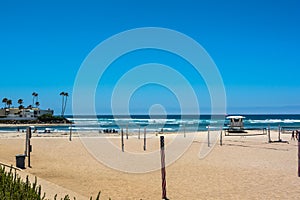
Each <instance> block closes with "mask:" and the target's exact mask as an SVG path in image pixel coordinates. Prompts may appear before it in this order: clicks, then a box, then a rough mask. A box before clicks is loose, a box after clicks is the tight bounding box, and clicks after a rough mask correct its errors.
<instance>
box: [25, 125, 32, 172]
mask: <svg viewBox="0 0 300 200" xmlns="http://www.w3.org/2000/svg"><path fill="white" fill-rule="evenodd" d="M26 134H28V141H27V145H28V146H27V154H28V155H27V156H28V167H31V165H30V153H31V151H32V146H31V144H30V138H31V128H30V127H28V128H27V130H26Z"/></svg>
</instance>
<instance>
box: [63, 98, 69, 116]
mask: <svg viewBox="0 0 300 200" xmlns="http://www.w3.org/2000/svg"><path fill="white" fill-rule="evenodd" d="M68 96H69V93H67V92H65V105H64V112H63V116H64V114H65V111H66V107H67V100H68Z"/></svg>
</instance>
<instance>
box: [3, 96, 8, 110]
mask: <svg viewBox="0 0 300 200" xmlns="http://www.w3.org/2000/svg"><path fill="white" fill-rule="evenodd" d="M7 100H8V99H7V98H3V99H2V103H4V108H6V106H7Z"/></svg>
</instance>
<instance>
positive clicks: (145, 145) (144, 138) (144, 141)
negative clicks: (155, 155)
mask: <svg viewBox="0 0 300 200" xmlns="http://www.w3.org/2000/svg"><path fill="white" fill-rule="evenodd" d="M144 151H146V127H145V128H144Z"/></svg>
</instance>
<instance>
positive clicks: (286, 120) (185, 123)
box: [0, 114, 300, 132]
mask: <svg viewBox="0 0 300 200" xmlns="http://www.w3.org/2000/svg"><path fill="white" fill-rule="evenodd" d="M243 116H244V117H245V119H244V128H245V129H246V130H261V129H263V128H267V127H268V126H270V129H274V130H275V129H278V126H280V127H282V128H283V129H284V130H295V129H299V130H300V115H286V114H285V115H243ZM66 118H67V119H69V120H71V121H73V122H74V125H73V126H72V130H73V131H97V132H119V131H120V130H121V129H122V128H123V129H127V128H128V130H130V132H138V131H139V130H142V129H144V127H146V128H147V131H150V132H156V131H162V130H163V131H167V132H177V131H183V130H184V131H187V132H188V131H195V130H198V131H205V130H207V129H208V126H209V127H210V129H220V127H221V126H223V128H226V125H227V124H228V120H226V119H225V117H224V116H210V115H201V116H199V117H197V116H193V115H185V116H181V115H168V116H167V117H162V116H154V117H153V116H151V117H150V116H148V115H132V116H130V117H124V116H117V117H113V116H111V115H98V116H97V117H91V116H76V117H73V116H71V115H69V116H66ZM224 119H225V120H224ZM27 126H28V125H26V126H21V127H19V129H20V130H25V129H26V127H27ZM36 128H37V130H38V131H39V132H42V131H43V130H45V127H44V126H37V127H36ZM47 128H50V129H51V130H52V131H57V132H65V131H69V129H70V127H69V126H54V125H53V126H48V127H47ZM7 131H9V132H11V131H16V127H1V128H0V132H7Z"/></svg>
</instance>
